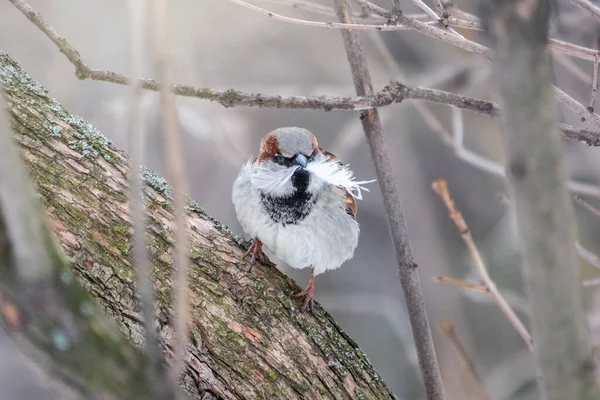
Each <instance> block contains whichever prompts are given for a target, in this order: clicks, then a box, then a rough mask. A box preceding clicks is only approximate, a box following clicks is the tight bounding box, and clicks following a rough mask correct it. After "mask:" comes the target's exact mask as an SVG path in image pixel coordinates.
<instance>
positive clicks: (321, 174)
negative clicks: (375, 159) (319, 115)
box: [252, 127, 367, 199]
mask: <svg viewBox="0 0 600 400" xmlns="http://www.w3.org/2000/svg"><path fill="white" fill-rule="evenodd" d="M353 179H354V178H353V174H352V171H350V170H349V169H348V168H347V167H346V166H344V165H343V164H342V163H340V162H339V161H338V160H337V158H336V157H335V156H334V155H332V154H331V153H328V152H326V151H323V150H322V149H321V148H320V147H319V143H318V142H317V138H316V137H315V135H313V134H312V133H311V132H310V131H309V130H307V129H304V128H297V127H284V128H278V129H275V130H274V131H272V132H270V133H268V134H267V135H266V136H265V137H264V138H263V139H262V141H261V143H260V151H259V154H258V159H257V167H256V170H255V172H254V173H253V175H252V184H253V185H254V186H255V187H257V188H258V189H259V190H261V191H262V192H263V193H266V194H269V195H270V196H273V197H286V196H291V195H293V194H294V193H298V192H308V193H310V194H318V193H319V191H321V190H324V189H325V188H327V186H328V185H334V186H338V187H344V188H346V189H348V190H349V191H350V192H351V193H352V195H353V196H355V197H357V198H359V199H360V198H361V197H360V189H361V187H360V186H359V185H360V184H362V183H367V182H355V181H354V180H353ZM355 193H356V195H355Z"/></svg>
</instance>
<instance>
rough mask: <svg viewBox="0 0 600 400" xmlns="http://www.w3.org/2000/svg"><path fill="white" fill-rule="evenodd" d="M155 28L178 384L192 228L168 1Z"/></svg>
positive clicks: (158, 10) (157, 9)
mask: <svg viewBox="0 0 600 400" xmlns="http://www.w3.org/2000/svg"><path fill="white" fill-rule="evenodd" d="M152 10H153V12H152V15H153V18H152V24H151V25H152V27H153V28H154V29H153V32H154V43H155V49H154V50H155V60H156V65H157V69H158V71H159V75H160V77H161V80H162V83H163V84H162V85H160V105H161V111H162V122H163V126H162V128H163V132H162V136H163V145H164V148H165V151H166V164H167V171H168V173H169V177H170V179H171V182H173V206H174V208H175V210H174V213H175V221H174V225H175V226H174V230H175V246H174V247H175V248H174V253H175V254H174V257H173V299H174V300H173V309H174V310H175V322H174V329H175V338H176V341H175V352H174V353H175V354H174V357H173V360H172V362H171V369H170V373H171V379H173V381H175V382H176V381H177V380H178V378H179V375H180V373H181V369H182V367H183V363H184V359H185V356H186V354H187V342H188V337H187V335H188V326H187V324H188V319H189V318H188V305H187V296H188V295H187V293H188V289H187V276H188V237H187V235H188V225H187V221H186V209H185V193H187V192H189V188H188V178H187V174H186V171H185V166H184V160H183V158H184V157H183V154H182V151H181V142H180V135H179V121H178V120H177V105H176V104H175V95H174V94H173V92H172V90H171V87H170V85H169V83H170V82H171V81H172V72H171V56H170V54H169V46H170V43H169V37H170V31H169V26H168V23H167V21H168V16H169V9H168V7H167V2H166V0H154V1H153V3H152Z"/></svg>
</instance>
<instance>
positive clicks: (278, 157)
mask: <svg viewBox="0 0 600 400" xmlns="http://www.w3.org/2000/svg"><path fill="white" fill-rule="evenodd" d="M273 161H274V162H275V163H277V164H285V157H284V156H282V155H281V153H277V154H275V155H274V156H273Z"/></svg>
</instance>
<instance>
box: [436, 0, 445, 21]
mask: <svg viewBox="0 0 600 400" xmlns="http://www.w3.org/2000/svg"><path fill="white" fill-rule="evenodd" d="M433 7H435V11H436V12H437V14H438V15H439V16H440V17H442V18H444V19H446V20H448V17H449V15H448V13H447V12H446V10H445V9H444V5H443V4H442V2H441V0H433Z"/></svg>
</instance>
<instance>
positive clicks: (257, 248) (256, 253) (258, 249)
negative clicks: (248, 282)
mask: <svg viewBox="0 0 600 400" xmlns="http://www.w3.org/2000/svg"><path fill="white" fill-rule="evenodd" d="M248 256H250V269H249V270H248V272H250V271H252V267H253V266H254V264H256V259H258V260H260V261H261V262H264V261H265V254H264V253H263V251H262V242H261V241H260V240H258V238H254V241H253V242H252V246H250V248H249V249H248V251H247V252H246V254H244V256H243V257H242V260H245V259H246V258H247V257H248Z"/></svg>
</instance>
